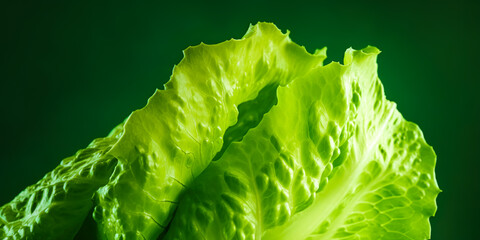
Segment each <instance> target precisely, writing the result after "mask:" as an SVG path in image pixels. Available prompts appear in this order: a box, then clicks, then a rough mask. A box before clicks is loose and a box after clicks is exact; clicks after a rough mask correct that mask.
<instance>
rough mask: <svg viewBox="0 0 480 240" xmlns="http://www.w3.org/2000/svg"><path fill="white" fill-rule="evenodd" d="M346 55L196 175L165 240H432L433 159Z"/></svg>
mask: <svg viewBox="0 0 480 240" xmlns="http://www.w3.org/2000/svg"><path fill="white" fill-rule="evenodd" d="M378 53H379V51H378V50H377V49H376V48H374V47H368V48H366V49H363V50H361V51H354V50H352V49H349V50H348V51H347V53H346V55H345V65H340V64H338V63H331V64H329V65H327V66H325V67H319V68H317V69H315V71H312V72H311V73H310V74H309V75H308V76H305V77H302V78H300V79H296V80H295V81H294V82H292V83H290V84H288V85H286V86H285V87H279V88H278V105H276V106H274V107H273V108H272V110H271V111H270V112H268V113H267V114H266V115H265V116H264V118H263V120H262V122H261V123H260V124H259V126H258V127H256V128H254V129H252V130H250V131H249V132H248V134H247V135H246V136H245V137H244V139H243V140H242V141H241V142H238V143H233V144H231V145H230V147H229V148H228V149H227V150H226V151H225V153H224V154H223V156H222V157H221V158H220V159H219V160H218V161H217V162H213V163H211V164H210V166H209V167H208V168H207V169H206V170H205V171H204V172H203V173H202V174H201V175H200V176H199V177H198V178H197V180H196V181H195V183H194V184H193V185H192V187H191V188H190V189H188V190H187V192H186V195H185V196H184V197H183V199H182V200H181V203H180V206H179V208H178V209H177V214H176V215H175V218H174V220H173V222H172V224H171V227H170V229H169V231H168V234H167V237H166V239H426V238H429V234H430V229H429V222H428V218H429V217H430V216H432V215H433V214H434V213H435V210H436V205H435V197H436V195H437V194H438V192H439V189H438V187H437V184H436V182H435V179H434V173H433V169H434V165H435V154H434V152H433V150H432V148H431V147H430V146H428V145H427V144H426V143H425V141H424V139H423V136H422V133H421V131H420V130H419V128H418V127H417V126H416V125H415V124H413V123H410V122H407V121H405V120H404V119H403V117H402V116H401V115H400V113H399V112H398V111H397V110H396V108H395V104H394V103H392V102H390V101H387V100H386V99H385V96H384V93H383V88H382V85H381V83H380V81H379V79H378V77H377V73H376V72H377V71H376V70H377V66H376V56H377V54H378Z"/></svg>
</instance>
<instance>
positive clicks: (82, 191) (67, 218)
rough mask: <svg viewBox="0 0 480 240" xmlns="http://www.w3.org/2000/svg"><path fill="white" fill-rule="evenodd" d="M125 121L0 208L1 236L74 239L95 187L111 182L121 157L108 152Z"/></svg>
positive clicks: (88, 209)
mask: <svg viewBox="0 0 480 240" xmlns="http://www.w3.org/2000/svg"><path fill="white" fill-rule="evenodd" d="M122 130H123V124H121V125H119V126H118V127H116V128H115V129H114V130H113V131H112V132H111V133H110V135H109V136H108V137H106V138H99V139H95V140H94V141H93V142H92V143H90V145H88V147H87V148H85V149H83V150H80V151H78V152H77V153H76V154H75V155H74V156H72V157H68V158H66V159H64V160H63V161H62V162H61V163H60V165H59V166H58V167H56V168H55V169H54V170H53V171H52V172H49V173H47V174H46V175H45V177H44V178H43V179H41V180H40V181H38V182H37V183H36V184H34V185H31V186H29V187H27V188H26V189H25V190H23V191H22V192H21V193H20V194H19V195H18V196H17V197H15V199H13V200H12V201H11V202H10V203H7V204H5V205H4V206H2V207H1V208H0V239H71V238H73V236H75V233H76V232H77V231H78V229H79V228H80V226H81V225H82V222H83V221H84V219H85V217H86V216H87V214H88V212H89V211H90V209H91V208H92V206H93V201H92V197H93V195H94V194H95V191H97V189H98V188H99V187H101V186H103V185H105V184H106V183H107V182H108V179H109V178H110V175H111V174H112V172H113V169H114V167H115V165H116V164H117V160H116V159H115V158H113V157H112V156H110V155H108V154H106V153H107V152H108V151H109V150H110V149H111V147H112V146H113V144H115V143H116V142H117V140H118V138H119V137H120V136H121V133H122Z"/></svg>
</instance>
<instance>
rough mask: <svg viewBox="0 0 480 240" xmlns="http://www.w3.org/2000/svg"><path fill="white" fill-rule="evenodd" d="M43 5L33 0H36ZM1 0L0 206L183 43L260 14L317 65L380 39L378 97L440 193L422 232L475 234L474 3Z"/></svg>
mask: <svg viewBox="0 0 480 240" xmlns="http://www.w3.org/2000/svg"><path fill="white" fill-rule="evenodd" d="M40 2H42V3H40ZM334 2H336V1H329V2H322V1H315V2H313V1H312V2H301V1H290V2H273V1H272V2H270V1H258V2H256V3H254V2H246V1H241V2H240V1H237V2H235V3H220V2H204V3H200V2H184V1H183V2H180V3H178V4H176V5H175V4H173V3H169V4H165V3H160V2H149V3H141V4H140V3H137V4H132V3H118V2H115V1H98V2H96V3H86V2H85V1H78V2H73V1H64V2H55V3H53V2H49V1H38V2H27V1H12V3H2V4H1V5H0V27H1V31H0V41H1V42H0V43H1V45H0V46H1V53H0V54H1V55H0V56H1V63H0V71H1V72H0V78H1V87H0V89H1V90H0V91H1V92H0V93H1V99H0V103H1V106H2V107H1V122H0V128H1V151H0V154H1V164H0V205H3V204H4V203H6V202H8V201H10V200H11V199H12V198H13V197H14V196H15V195H16V194H18V193H19V192H20V191H21V190H22V189H23V188H25V187H26V186H28V185H30V184H33V183H35V182H36V181H37V180H38V179H40V178H41V177H42V176H43V175H44V174H45V173H47V172H48V171H50V170H52V169H53V168H54V167H55V166H56V165H57V164H58V163H59V161H60V160H61V159H62V158H64V157H67V156H69V155H72V154H74V153H75V151H76V150H78V149H80V148H83V147H85V146H86V145H87V144H88V143H89V142H90V141H91V140H92V139H94V138H96V137H102V136H105V135H106V134H108V132H109V130H110V129H111V128H112V127H114V126H115V125H116V124H118V123H120V122H121V121H122V120H123V119H124V118H125V117H127V116H128V115H129V113H130V112H131V111H132V110H135V109H137V108H140V107H142V106H143V105H145V103H146V100H147V98H148V97H149V96H150V95H151V94H153V92H154V90H155V88H161V87H162V84H163V83H165V82H166V81H167V80H168V79H169V76H170V73H171V70H172V67H173V66H174V64H176V63H178V62H179V61H180V60H181V58H182V50H183V49H185V48H186V47H188V46H190V45H196V44H199V43H200V42H202V41H203V42H206V43H218V42H222V41H224V40H227V39H230V38H232V37H233V38H240V37H241V36H242V35H243V34H244V33H245V31H246V30H247V27H248V25H249V23H256V22H257V21H271V22H274V23H276V24H277V26H278V27H279V28H281V29H282V30H286V29H289V30H291V38H292V39H293V40H294V41H295V42H297V43H299V44H301V45H305V46H306V48H307V49H308V50H309V51H311V52H313V50H314V49H315V48H320V47H323V46H328V48H329V51H328V55H329V58H328V59H327V62H329V61H332V60H335V61H341V59H342V56H343V52H344V50H345V49H346V48H348V47H350V46H352V47H354V48H357V49H359V48H362V47H365V46H367V45H374V46H377V47H378V48H380V49H381V50H382V52H383V53H382V54H381V55H380V56H379V60H378V62H379V75H380V77H381V79H382V81H383V83H384V85H385V91H386V95H387V97H388V98H389V99H390V100H393V101H395V102H397V103H398V108H399V110H400V111H401V112H402V113H403V114H404V116H405V118H406V119H408V120H411V121H413V122H415V123H417V124H419V125H420V127H421V129H422V130H423V132H424V134H425V138H426V140H427V142H428V143H429V144H431V145H432V146H433V147H434V149H435V151H436V153H437V155H438V160H437V168H436V173H437V179H438V182H439V185H440V187H441V188H442V190H443V193H441V194H440V195H439V197H438V199H437V202H438V206H439V209H438V211H437V215H436V217H434V218H432V219H431V223H432V228H433V230H432V237H433V239H476V238H477V237H476V236H477V235H478V234H477V231H478V230H479V227H480V222H479V220H478V217H479V216H480V211H479V206H478V203H477V202H478V197H479V196H480V195H479V189H480V187H479V183H480V180H479V177H478V171H479V163H478V161H479V160H480V159H479V158H478V157H477V151H478V150H479V149H480V141H479V136H480V127H479V125H478V123H479V120H480V118H479V115H480V111H479V109H480V106H479V103H480V101H479V100H478V91H479V86H480V84H479V77H478V75H479V73H480V71H479V70H480V61H479V56H480V55H479V53H480V52H479V49H478V48H479V44H478V43H479V41H480V39H479V37H480V34H479V32H480V31H479V29H480V27H479V25H478V24H477V23H478V22H480V21H479V20H480V19H479V17H478V14H479V10H480V9H479V7H478V6H477V5H475V4H473V1H472V2H468V1H451V2H439V1H424V2H420V3H419V2H414V1H392V3H385V2H389V1H365V2H362V3H360V2H353V1H352V2H348V1H341V3H342V4H339V3H334Z"/></svg>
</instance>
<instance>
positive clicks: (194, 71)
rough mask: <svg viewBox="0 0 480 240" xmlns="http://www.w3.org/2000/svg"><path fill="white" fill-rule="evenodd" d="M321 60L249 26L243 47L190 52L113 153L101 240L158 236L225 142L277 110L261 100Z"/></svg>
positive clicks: (100, 217)
mask: <svg viewBox="0 0 480 240" xmlns="http://www.w3.org/2000/svg"><path fill="white" fill-rule="evenodd" d="M323 59H325V54H324V51H318V52H317V53H316V54H314V55H311V54H309V53H307V52H306V51H305V49H304V48H303V47H300V46H298V45H296V44H295V43H293V42H292V41H291V40H290V38H289V37H288V34H282V33H281V32H280V31H279V30H278V29H277V28H276V27H275V26H274V25H273V24H267V23H259V24H257V25H255V26H252V27H250V29H249V30H248V32H247V34H246V35H245V36H244V37H243V38H242V39H240V40H230V41H227V42H224V43H220V44H216V45H205V44H201V45H199V46H196V47H190V48H188V49H187V50H185V58H184V59H183V60H182V61H181V62H180V64H179V65H178V66H176V67H175V69H174V71H173V75H172V78H171V79H170V81H169V82H168V83H167V84H166V86H165V90H157V92H156V93H155V94H154V96H152V97H151V98H150V99H149V102H148V104H147V106H146V107H145V108H143V109H141V110H138V111H136V112H134V113H133V114H132V115H131V116H130V117H129V119H128V120H127V122H126V124H125V131H124V134H123V136H122V138H121V139H120V140H119V141H118V143H116V145H115V146H114V147H113V149H112V150H110V152H109V154H111V155H113V156H114V157H115V158H117V159H118V160H119V164H118V166H117V167H116V169H115V172H114V174H113V176H112V179H111V181H110V183H109V184H107V185H106V186H104V187H102V188H101V189H99V191H98V206H97V207H96V208H95V211H94V218H95V220H96V221H97V222H98V223H99V225H100V230H99V232H100V233H104V235H103V238H105V239H144V238H145V239H151V238H155V237H156V236H158V234H160V233H161V232H162V231H163V230H164V229H165V227H166V226H167V225H168V223H169V221H170V219H171V216H172V214H173V211H174V210H175V207H176V206H177V205H176V204H177V202H178V196H179V195H180V194H181V193H182V191H183V190H184V189H185V187H187V186H189V185H190V184H191V183H192V182H193V180H194V179H195V178H196V177H197V176H198V175H199V174H200V173H201V172H202V171H203V170H204V169H205V168H206V167H207V166H208V164H209V163H210V162H211V160H212V159H213V158H214V156H215V155H216V154H217V152H219V151H221V149H222V145H223V139H226V143H227V144H226V145H228V143H229V142H231V141H233V140H235V139H239V138H241V137H243V135H244V134H245V133H246V132H247V131H248V129H249V128H251V127H254V126H255V125H256V124H258V122H259V120H260V119H261V118H262V115H263V114H264V113H265V112H266V111H268V110H269V109H270V107H271V105H272V104H273V103H264V101H263V100H261V101H260V102H259V99H263V98H264V96H263V95H264V94H267V95H268V94H269V93H270V92H272V88H273V90H274V89H276V87H277V86H279V85H285V84H287V83H289V82H291V81H292V79H294V78H298V77H300V76H302V75H305V74H307V73H308V72H309V71H310V70H311V69H313V68H314V67H316V66H321V65H322V61H323ZM259 93H262V95H260V96H259ZM243 103H245V104H244V105H243V106H244V107H243V108H240V107H239V108H238V109H237V106H239V105H241V104H243ZM242 109H244V111H243V112H245V113H240V118H239V122H238V123H237V125H235V126H234V127H232V129H231V130H230V131H229V132H227V135H225V136H224V134H225V132H226V130H227V128H228V127H230V126H232V125H234V124H235V123H236V121H237V118H238V117H239V110H242ZM245 116H248V117H245Z"/></svg>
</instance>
